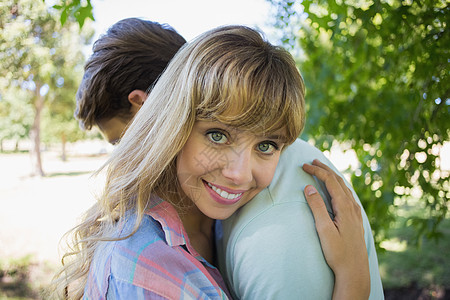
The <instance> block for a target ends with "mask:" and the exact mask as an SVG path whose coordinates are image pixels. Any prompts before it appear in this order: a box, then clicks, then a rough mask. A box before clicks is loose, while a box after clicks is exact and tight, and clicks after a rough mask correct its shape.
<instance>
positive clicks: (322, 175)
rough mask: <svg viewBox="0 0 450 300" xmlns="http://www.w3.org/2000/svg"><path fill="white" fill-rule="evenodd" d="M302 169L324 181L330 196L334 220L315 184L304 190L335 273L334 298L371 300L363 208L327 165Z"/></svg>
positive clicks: (316, 161) (317, 164)
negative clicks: (369, 298)
mask: <svg viewBox="0 0 450 300" xmlns="http://www.w3.org/2000/svg"><path fill="white" fill-rule="evenodd" d="M303 170H304V171H305V172H307V173H309V174H311V175H314V176H316V177H317V178H318V179H320V180H322V181H323V182H324V183H325V185H326V187H327V189H328V192H329V194H330V196H331V204H332V206H333V211H334V214H335V218H334V220H331V218H330V217H329V215H328V212H327V210H326V206H325V203H324V201H323V200H322V197H321V196H320V195H319V193H318V192H317V190H316V189H315V188H314V187H313V186H312V185H308V186H307V187H306V188H305V197H306V200H307V201H308V204H309V206H310V208H311V211H312V213H313V215H314V219H315V222H316V229H317V233H318V235H319V238H320V243H321V245H322V250H323V253H324V255H325V258H326V260H327V263H328V265H329V266H330V268H331V269H332V270H333V272H334V274H335V286H334V290H333V299H334V300H339V299H368V297H369V294H370V275H369V261H368V256H367V249H366V245H365V242H364V227H363V223H362V215H361V208H360V206H359V205H358V203H357V202H356V201H355V199H354V198H353V195H352V193H351V191H350V189H349V188H348V187H347V186H346V185H345V183H344V181H343V180H342V178H341V177H340V176H338V175H337V174H336V173H335V172H334V171H333V170H332V169H330V168H329V167H328V166H327V165H325V164H323V163H321V162H319V161H318V160H314V161H313V163H312V164H304V165H303Z"/></svg>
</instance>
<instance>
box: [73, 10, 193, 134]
mask: <svg viewBox="0 0 450 300" xmlns="http://www.w3.org/2000/svg"><path fill="white" fill-rule="evenodd" d="M185 43H186V40H185V39H184V38H183V37H182V36H181V35H179V34H178V33H177V32H176V31H175V30H174V29H173V28H171V27H170V26H168V25H161V24H158V23H155V22H151V21H146V20H141V19H137V18H129V19H124V20H121V21H119V22H117V23H115V24H114V25H113V26H111V27H110V28H109V29H108V31H107V32H106V33H105V34H104V35H102V36H101V37H100V38H99V39H98V40H97V41H96V42H95V43H94V46H93V53H92V55H91V57H90V58H89V60H88V62H87V63H86V66H85V73H84V76H83V80H82V82H81V84H80V87H79V89H78V92H77V96H76V98H77V108H76V111H75V117H76V118H77V119H79V121H80V126H81V127H82V128H84V129H86V130H90V129H91V128H92V127H93V126H98V127H99V129H100V130H101V131H102V132H103V134H104V135H105V137H106V138H107V139H108V141H109V142H111V143H115V142H117V141H118V140H119V139H120V136H121V135H122V132H123V131H124V129H125V128H126V126H127V124H128V122H129V121H130V120H131V119H132V118H133V116H134V115H135V114H136V112H137V111H138V110H139V109H140V107H141V106H142V104H143V102H144V101H145V99H146V97H147V94H148V92H149V91H150V89H151V88H152V86H153V85H154V83H155V82H156V81H157V79H158V78H159V76H160V74H161V73H162V72H163V71H164V69H165V68H166V66H167V64H168V63H169V61H170V60H171V59H172V57H173V56H174V55H175V53H176V52H177V51H178V50H179V49H180V48H181V46H183V45H184V44H185Z"/></svg>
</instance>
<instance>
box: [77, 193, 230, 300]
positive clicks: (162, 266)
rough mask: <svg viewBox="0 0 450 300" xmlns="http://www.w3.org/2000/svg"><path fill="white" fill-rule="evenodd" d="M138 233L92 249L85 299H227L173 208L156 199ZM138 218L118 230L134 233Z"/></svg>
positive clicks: (121, 233) (120, 233)
mask: <svg viewBox="0 0 450 300" xmlns="http://www.w3.org/2000/svg"><path fill="white" fill-rule="evenodd" d="M153 204H154V205H153V207H152V208H151V209H149V210H148V211H147V212H146V215H145V216H144V218H143V220H142V223H141V225H140V227H139V229H138V231H137V232H136V233H135V234H133V235H132V236H131V237H129V238H126V239H124V240H120V241H107V242H101V243H100V245H99V246H98V248H97V249H96V251H95V254H94V258H93V261H92V263H91V267H90V270H89V275H88V279H87V283H86V287H85V290H84V296H83V299H95V300H97V299H106V298H107V299H228V297H229V296H228V295H229V294H228V291H227V290H226V287H225V284H224V281H223V279H222V277H221V275H220V273H219V271H218V270H217V269H216V268H215V267H213V266H212V265H211V264H209V263H208V262H207V261H206V260H204V259H203V258H202V257H201V256H200V255H199V254H198V253H197V252H196V251H195V250H194V248H192V246H191V245H190V243H189V239H188V236H187V233H186V231H185V229H184V227H183V225H182V223H181V220H180V218H179V216H178V214H177V212H176V210H175V208H174V207H173V206H172V205H170V204H169V203H168V202H165V201H162V200H160V199H155V201H154V203H153ZM135 220H136V216H134V215H133V216H131V217H130V218H128V219H127V221H126V222H124V224H123V226H118V228H117V234H116V236H126V235H127V233H130V232H131V231H132V230H133V226H134V221H135Z"/></svg>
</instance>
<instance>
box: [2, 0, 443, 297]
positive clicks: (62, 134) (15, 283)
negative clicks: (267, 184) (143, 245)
mask: <svg viewBox="0 0 450 300" xmlns="http://www.w3.org/2000/svg"><path fill="white" fill-rule="evenodd" d="M163 2H164V3H163ZM448 3H449V2H448V1H447V0H433V1H432V0H419V1H412V0H404V1H398V0H346V1H344V0H332V1H322V0H303V1H286V0H249V1H239V0H228V1H211V0H210V1H206V0H192V1H181V0H172V1H151V0H149V1H137V0H127V1H119V0H96V1H89V0H83V1H81V0H63V1H61V2H59V1H58V0H51V1H50V0H45V1H42V0H14V1H13V0H2V1H1V3H0V207H1V208H0V299H40V298H42V296H41V292H42V289H43V288H45V286H46V285H47V284H48V282H49V281H50V279H51V276H52V274H53V273H54V271H55V269H56V268H57V265H58V262H59V259H60V253H58V242H59V239H60V238H61V237H62V236H63V234H64V233H65V232H66V231H67V230H69V229H70V228H71V227H72V226H74V225H75V224H76V223H77V220H78V219H79V218H80V217H81V215H82V213H83V212H84V211H85V210H86V209H87V208H88V207H89V206H90V205H91V204H92V203H93V201H94V197H95V194H96V193H97V192H98V189H99V187H100V186H101V182H100V181H101V177H100V178H92V177H91V174H92V172H94V171H95V170H96V169H98V168H99V167H100V166H101V165H102V164H103V163H104V162H105V161H106V159H107V157H108V154H109V153H110V152H111V151H112V149H113V147H112V146H110V145H109V144H107V143H106V142H104V141H103V140H102V137H101V135H100V134H99V133H98V132H96V131H93V132H89V133H87V132H83V131H82V130H80V129H79V126H78V123H77V121H75V119H74V118H73V112H74V108H75V93H76V90H77V88H78V84H79V82H80V80H81V77H82V74H83V66H84V63H85V61H86V59H87V57H88V56H89V55H90V53H91V47H92V43H93V42H94V41H95V40H96V39H97V37H98V36H99V35H100V34H102V33H103V32H105V31H106V30H107V28H108V27H109V26H110V25H112V24H113V23H115V22H117V21H118V20H120V19H123V18H126V17H142V18H145V19H149V20H152V21H157V22H160V23H168V24H169V25H171V26H172V27H174V28H175V29H176V30H177V31H178V32H179V33H180V34H181V35H183V36H184V37H185V38H186V40H188V41H189V40H190V39H192V38H193V37H195V36H196V35H198V34H200V33H202V32H204V31H206V30H208V29H211V28H213V27H216V26H219V25H224V24H245V25H249V26H252V27H255V28H258V29H260V30H261V31H263V32H264V33H265V35H266V36H267V38H268V40H269V41H271V42H272V43H274V44H277V45H280V46H282V47H285V48H286V49H288V50H289V51H290V52H291V53H292V54H293V55H294V57H295V58H296V61H297V63H298V67H299V69H300V72H301V73H302V75H303V77H304V80H305V82H306V86H307V96H306V102H307V125H306V128H305V131H304V133H303V134H302V136H301V138H303V139H305V140H307V141H309V142H310V143H312V144H314V145H315V146H317V147H318V148H320V149H321V150H323V151H325V153H326V155H327V156H328V157H329V158H330V159H331V160H332V161H333V162H334V163H335V165H336V166H337V167H338V168H339V169H340V170H341V171H342V172H343V173H345V175H346V176H347V178H348V179H349V180H350V181H351V182H352V184H353V186H354V188H355V190H356V191H357V193H358V195H359V197H360V199H361V201H362V203H363V205H364V208H365V210H366V212H367V214H368V216H369V220H370V222H371V225H372V229H373V235H374V237H375V241H376V246H377V250H378V257H379V263H380V270H381V275H382V280H383V285H384V288H385V295H386V299H450V256H449V249H450V218H449V213H448V210H449V207H450V204H449V201H448V200H449V198H450V191H449V188H450V183H449V173H450V139H449V134H450V95H449V94H450V84H449V83H450V80H449V72H450V68H449V64H450V55H449V54H450V53H449V49H450V34H449V30H448V25H449V22H450V9H449V7H448Z"/></svg>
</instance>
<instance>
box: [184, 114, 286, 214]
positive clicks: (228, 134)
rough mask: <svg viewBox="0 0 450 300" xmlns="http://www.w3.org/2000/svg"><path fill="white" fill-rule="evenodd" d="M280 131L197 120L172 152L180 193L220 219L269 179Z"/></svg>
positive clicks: (280, 142)
mask: <svg viewBox="0 0 450 300" xmlns="http://www.w3.org/2000/svg"><path fill="white" fill-rule="evenodd" d="M284 140H285V139H284V131H283V130H279V131H277V132H275V133H273V134H270V135H268V136H257V135H254V134H252V133H250V132H247V131H240V130H238V129H236V128H234V127H230V126H227V125H225V124H222V123H220V122H207V121H197V122H196V123H195V125H194V127H193V129H192V132H191V134H190V136H189V138H188V140H187V142H186V144H185V145H184V147H183V149H182V150H181V152H180V154H179V155H178V157H177V175H178V180H179V182H180V184H181V187H182V190H183V192H184V193H185V194H186V195H187V196H188V197H189V198H190V200H192V201H193V202H194V204H195V205H196V206H197V208H198V209H199V210H200V211H201V212H202V213H203V214H205V215H206V216H208V217H210V218H213V219H226V218H228V217H229V216H231V215H232V214H233V213H234V212H235V211H236V210H237V209H238V208H239V207H241V206H242V205H244V204H246V203H247V202H248V201H250V200H251V199H252V198H253V197H254V196H255V195H256V194H257V193H259V192H260V191H261V190H263V189H264V188H266V187H267V186H268V185H269V183H270V182H271V180H272V178H273V175H274V173H275V168H276V166H277V164H278V159H279V157H280V151H281V149H282V148H283V146H284Z"/></svg>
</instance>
